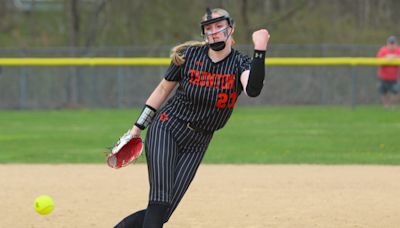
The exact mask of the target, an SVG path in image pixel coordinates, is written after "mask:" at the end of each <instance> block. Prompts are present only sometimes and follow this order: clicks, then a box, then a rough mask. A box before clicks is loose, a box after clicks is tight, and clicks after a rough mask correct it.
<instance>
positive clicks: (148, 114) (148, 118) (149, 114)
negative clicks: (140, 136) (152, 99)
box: [135, 105, 157, 130]
mask: <svg viewBox="0 0 400 228" xmlns="http://www.w3.org/2000/svg"><path fill="white" fill-rule="evenodd" d="M156 112H157V110H156V109H155V108H153V107H151V106H150V105H145V106H144V108H143V111H142V113H141V114H140V116H139V119H138V120H137V121H136V123H135V126H136V127H138V128H139V129H140V130H144V129H146V128H147V127H148V126H149V125H150V124H151V122H152V121H153V118H154V116H155V115H156Z"/></svg>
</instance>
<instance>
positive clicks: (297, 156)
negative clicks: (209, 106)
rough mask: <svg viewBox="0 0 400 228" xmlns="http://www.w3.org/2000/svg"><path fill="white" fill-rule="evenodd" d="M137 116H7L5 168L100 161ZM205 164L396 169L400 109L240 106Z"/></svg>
mask: <svg viewBox="0 0 400 228" xmlns="http://www.w3.org/2000/svg"><path fill="white" fill-rule="evenodd" d="M139 111H140V110H139V109H125V110H63V111H2V112H0V150H1V153H0V163H102V162H104V160H105V156H104V153H103V152H104V151H105V148H106V147H108V146H112V145H113V144H114V143H115V141H116V140H117V139H118V137H119V136H120V135H121V134H122V133H124V132H125V131H126V130H127V129H128V128H130V126H131V125H132V123H133V121H134V120H136V117H137V116H138V114H139ZM140 162H144V156H142V157H141V159H140ZM205 162H206V163H260V164H289V163H292V164H293V163H295V164H303V163H304V164H390V165H398V164H400V110H399V111H384V110H383V109H382V108H381V107H378V106H364V107H357V108H356V109H351V108H349V107H330V106H327V107H325V106H298V107H276V106H274V107H238V108H236V110H235V112H234V114H233V116H232V117H231V119H230V121H229V122H228V124H227V126H226V127H225V128H224V129H222V130H220V131H218V132H216V133H215V136H214V139H213V141H212V143H211V145H210V147H209V149H208V151H207V154H206V157H205Z"/></svg>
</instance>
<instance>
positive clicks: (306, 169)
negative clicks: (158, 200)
mask: <svg viewBox="0 0 400 228" xmlns="http://www.w3.org/2000/svg"><path fill="white" fill-rule="evenodd" d="M0 184H1V191H0V198H1V202H2V207H1V208H0V227H21V228H22V227H23V228H39V227H40V228H46V227H57V228H60V227H68V228H69V227H112V226H113V225H114V224H115V223H116V222H118V221H119V220H120V219H121V218H123V217H124V216H125V215H127V214H129V213H130V212H133V211H135V210H138V209H142V208H144V207H145V205H146V198H147V192H148V184H147V172H146V166H145V165H143V164H135V165H132V166H129V167H126V168H123V169H120V170H112V169H110V168H108V167H106V166H105V165H0ZM41 194H48V195H50V196H52V197H53V198H54V201H55V203H56V207H55V210H54V211H53V213H51V214H50V215H47V216H41V215H39V214H37V213H36V212H35V211H34V209H33V200H34V198H35V197H36V196H38V195H41ZM399 225H400V167H395V166H316V165H311V166H310V165H237V166H234V165H202V166H200V169H199V172H198V174H197V176H196V178H195V180H194V182H193V184H192V186H191V187H190V188H189V191H188V193H187V194H186V196H185V197H184V199H183V201H182V203H181V204H180V206H179V207H178V209H177V210H176V212H175V214H174V215H173V216H172V218H171V220H170V222H169V223H167V224H166V225H165V226H164V227H167V228H172V227H173V228H175V227H177V228H188V227H205V228H210V227H215V228H216V227H218V228H221V227H224V228H225V227H240V228H242V227H260V228H261V227H263V228H264V227H399Z"/></svg>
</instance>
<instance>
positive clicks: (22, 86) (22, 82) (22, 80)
mask: <svg viewBox="0 0 400 228" xmlns="http://www.w3.org/2000/svg"><path fill="white" fill-rule="evenodd" d="M20 72H21V74H20V75H19V77H18V78H19V109H24V108H27V102H26V97H27V89H28V88H27V85H28V83H27V82H26V81H27V80H28V79H27V73H26V70H25V67H24V66H22V67H21V71H20Z"/></svg>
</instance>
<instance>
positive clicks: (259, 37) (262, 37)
mask: <svg viewBox="0 0 400 228" xmlns="http://www.w3.org/2000/svg"><path fill="white" fill-rule="evenodd" d="M269 37H270V35H269V32H268V30H266V29H260V30H257V31H255V32H254V33H253V43H254V49H255V50H260V51H264V50H267V45H268V41H269Z"/></svg>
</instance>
